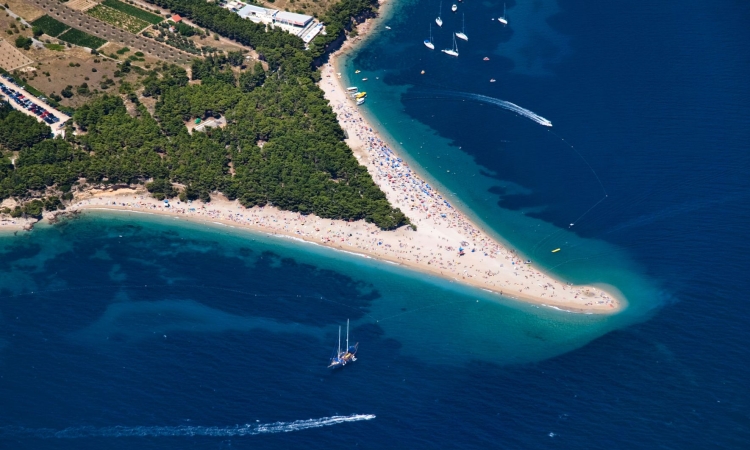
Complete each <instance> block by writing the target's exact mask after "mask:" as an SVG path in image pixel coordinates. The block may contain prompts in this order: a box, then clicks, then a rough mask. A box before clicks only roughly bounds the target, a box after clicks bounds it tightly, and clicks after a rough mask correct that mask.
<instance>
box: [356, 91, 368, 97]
mask: <svg viewBox="0 0 750 450" xmlns="http://www.w3.org/2000/svg"><path fill="white" fill-rule="evenodd" d="M355 97H357V98H364V97H367V92H360V93H359V94H357V95H355Z"/></svg>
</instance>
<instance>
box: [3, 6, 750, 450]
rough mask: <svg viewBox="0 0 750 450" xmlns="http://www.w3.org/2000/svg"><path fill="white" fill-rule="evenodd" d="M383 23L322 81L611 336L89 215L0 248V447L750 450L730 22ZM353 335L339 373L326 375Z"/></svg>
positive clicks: (740, 114) (749, 315)
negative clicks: (429, 43) (345, 87)
mask: <svg viewBox="0 0 750 450" xmlns="http://www.w3.org/2000/svg"><path fill="white" fill-rule="evenodd" d="M391 1H395V2H396V4H395V5H394V7H393V8H391V10H390V12H389V14H388V17H385V18H384V21H383V23H382V24H381V25H380V26H379V27H378V28H377V30H376V31H375V33H374V34H373V36H372V38H371V39H369V40H368V41H367V42H366V43H365V45H364V46H362V47H361V48H360V49H359V51H357V52H356V53H354V54H352V55H351V56H350V57H349V58H348V59H347V60H346V61H343V62H342V64H341V67H340V68H339V69H340V70H341V71H342V72H344V76H345V77H346V78H347V83H349V84H350V85H357V86H359V87H360V89H362V90H365V89H366V90H367V92H368V101H367V103H366V105H365V108H364V110H365V113H366V114H367V115H368V117H369V118H370V119H371V120H373V121H376V122H378V123H380V124H381V125H382V127H384V128H386V129H387V132H388V134H389V139H390V141H391V142H392V143H393V144H394V146H395V147H396V149H397V151H399V152H400V153H401V154H402V155H403V157H405V158H406V159H408V160H409V161H410V162H411V163H412V164H413V165H415V166H417V167H421V168H423V169H425V170H427V171H428V172H429V177H430V181H431V182H433V183H435V184H436V185H437V186H439V187H440V189H441V190H442V191H443V192H444V193H445V194H447V195H449V196H451V197H452V201H453V202H454V203H456V204H460V205H462V207H463V208H464V209H467V210H469V211H470V213H471V214H472V215H473V216H474V218H475V220H477V221H479V222H480V223H481V224H482V225H483V226H484V227H486V229H487V230H488V231H489V232H491V233H494V234H496V235H498V236H502V239H504V240H506V241H507V242H508V244H509V245H512V246H513V247H514V248H517V249H518V250H519V251H521V252H522V253H524V254H525V255H527V256H528V257H529V258H531V259H533V260H534V261H535V262H536V263H538V264H541V265H543V266H544V267H547V268H548V269H549V270H550V271H552V272H554V273H556V274H558V275H559V276H562V277H565V278H566V279H569V280H571V281H576V282H598V283H606V284H609V285H612V286H614V287H615V288H616V289H618V290H619V291H620V292H622V294H623V296H625V297H626V298H627V301H628V304H629V306H628V309H627V310H626V311H624V312H623V313H621V314H619V315H616V316H612V317H598V316H591V315H578V314H569V313H565V312H563V311H556V310H552V309H545V308H538V307H534V306H530V305H525V304H518V303H512V302H507V301H505V302H504V301H500V300H498V299H497V298H496V297H495V296H493V295H491V294H488V293H485V292H484V291H481V290H476V289H472V288H466V287H462V286H457V285H456V284H453V283H451V282H449V281H444V280H437V279H433V278H429V277H427V276H425V275H422V274H418V273H412V272H408V271H404V270H403V269H401V268H400V267H398V266H395V265H391V264H385V263H378V262H375V261H373V260H370V259H366V258H362V257H359V256H355V255H351V254H347V253H343V252H336V251H333V250H329V249H325V248H322V247H318V246H314V245H310V244H303V243H299V242H297V241H294V240H290V239H284V238H275V237H270V236H265V235H261V234H253V233H250V232H245V231H242V230H237V229H232V228H228V227H223V226H218V225H199V224H190V223H185V222H184V221H180V220H177V219H171V218H160V217H154V216H147V215H138V214H129V213H104V212H97V213H90V214H86V215H85V216H83V217H81V218H78V219H75V220H69V221H65V222H62V223H60V224H57V225H53V226H49V225H45V226H40V227H37V228H36V229H35V230H34V231H33V232H31V233H19V234H18V235H17V236H14V235H7V234H5V235H0V448H9V449H10V448H13V449H47V448H50V449H52V448H54V449H68V448H70V449H101V448H107V449H134V448H137V449H139V450H141V449H151V448H153V449H184V448H200V449H204V448H205V449H226V448H287V447H296V448H300V447H303V448H340V447H363V448H385V447H388V448H524V449H526V448H606V449H620V448H621V449H631V448H670V449H685V448H701V449H705V448H749V447H750V388H748V380H750V363H749V361H750V346H749V345H748V342H750V310H749V308H748V299H747V293H748V292H749V291H750V281H749V280H750V276H748V275H747V273H748V270H749V269H750V261H749V259H750V258H748V254H750V243H748V237H749V235H748V231H747V230H748V229H749V228H750V208H749V207H748V201H750V176H748V171H749V169H750V151H749V150H750V144H749V143H750V106H748V105H749V104H750V83H749V82H748V80H750V47H749V46H748V43H749V42H750V4H748V3H747V2H740V1H716V2H697V1H684V2H669V1H656V2H654V1H650V2H645V1H636V2H584V1H571V0H559V1H557V2H555V1H552V0H538V1H520V0H519V1H515V2H513V1H510V2H507V18H508V20H509V22H510V24H509V25H508V26H507V27H503V26H501V25H500V24H499V23H498V22H497V21H496V20H491V19H492V18H497V17H498V16H500V15H501V14H502V7H503V5H502V2H480V1H479V0H467V1H464V2H462V3H458V12H457V13H451V12H450V3H449V2H445V4H443V12H442V18H443V20H444V24H443V27H442V28H438V27H437V26H436V25H435V23H434V19H435V17H436V16H437V14H438V8H439V2H437V1H435V0H430V1H423V0H418V1H411V0H409V1H407V0H391ZM464 15H465V32H466V34H467V35H468V37H469V41H468V42H463V41H459V43H458V49H459V57H458V58H451V57H449V56H447V55H445V54H443V53H441V52H440V51H439V50H440V49H443V48H448V47H450V46H451V45H452V39H451V33H452V32H454V31H459V30H460V29H461V27H462V24H461V22H462V17H464ZM431 23H432V34H433V40H434V42H435V46H436V50H433V51H431V50H429V49H427V48H426V47H425V46H424V45H423V44H422V41H423V40H424V39H425V38H427V37H429V33H430V24H431ZM385 25H388V26H390V27H391V29H390V30H388V29H386V28H385ZM485 57H487V58H489V60H488V61H485V60H483V58H485ZM355 70H360V71H361V72H360V73H358V74H355ZM422 71H424V74H422V73H421V72H422ZM363 77H367V78H368V79H369V81H367V82H363V81H361V78H363ZM490 79H495V82H494V83H490ZM363 88H364V89H363ZM503 102H512V103H513V104H515V105H518V106H520V107H522V108H524V109H525V110H528V111H531V112H533V113H535V114H537V115H539V116H542V117H544V118H546V119H548V120H550V121H551V122H552V123H553V127H552V128H548V127H543V126H541V125H540V124H538V123H537V122H535V121H533V120H531V119H529V118H528V117H527V116H524V115H522V114H519V113H518V110H516V111H515V112H514V111H511V110H508V109H507V108H504V106H505V107H507V106H508V104H507V103H503ZM555 248H561V251H560V252H558V253H551V250H552V249H555ZM347 318H349V319H351V321H352V330H351V334H352V339H353V340H356V341H358V342H359V343H360V352H359V360H358V361H357V362H356V363H354V364H353V365H351V366H347V367H345V368H344V370H340V371H335V372H332V371H330V370H327V369H326V367H325V366H326V363H327V360H328V358H329V356H330V355H331V351H332V350H333V348H334V346H335V345H336V336H337V331H338V326H339V325H343V324H345V322H346V319H347Z"/></svg>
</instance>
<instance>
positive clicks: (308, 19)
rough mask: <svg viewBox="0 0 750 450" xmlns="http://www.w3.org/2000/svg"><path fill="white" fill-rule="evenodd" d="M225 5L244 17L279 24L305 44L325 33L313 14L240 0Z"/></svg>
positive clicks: (257, 21)
mask: <svg viewBox="0 0 750 450" xmlns="http://www.w3.org/2000/svg"><path fill="white" fill-rule="evenodd" d="M224 7H225V8H227V9H229V10H230V11H234V12H236V13H237V15H238V16H240V17H242V18H243V19H248V20H252V21H253V22H255V23H263V24H266V25H270V26H271V27H277V26H278V27H279V28H281V29H282V30H284V31H286V32H288V33H291V34H294V35H296V36H299V37H300V38H302V40H303V41H304V42H305V44H309V43H310V41H312V40H313V38H315V36H317V35H318V34H319V33H324V31H323V30H324V27H323V25H322V24H321V23H319V22H317V21H315V20H314V18H313V17H312V16H308V15H305V14H297V13H292V12H287V11H279V10H276V9H269V8H263V7H262V6H257V5H249V4H243V3H240V2H238V1H230V2H228V3H227V4H225V5H224Z"/></svg>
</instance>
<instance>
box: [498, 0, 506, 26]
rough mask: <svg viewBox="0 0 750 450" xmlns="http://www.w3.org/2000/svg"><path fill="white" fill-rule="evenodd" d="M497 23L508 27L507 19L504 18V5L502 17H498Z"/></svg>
mask: <svg viewBox="0 0 750 450" xmlns="http://www.w3.org/2000/svg"><path fill="white" fill-rule="evenodd" d="M497 21H498V22H500V23H501V24H503V25H508V19H506V18H505V3H503V16H502V17H498V18H497Z"/></svg>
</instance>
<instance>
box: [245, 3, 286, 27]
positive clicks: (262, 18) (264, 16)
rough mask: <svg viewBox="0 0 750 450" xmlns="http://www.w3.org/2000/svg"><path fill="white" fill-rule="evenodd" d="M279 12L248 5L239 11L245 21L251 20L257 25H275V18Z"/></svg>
mask: <svg viewBox="0 0 750 450" xmlns="http://www.w3.org/2000/svg"><path fill="white" fill-rule="evenodd" d="M278 12H279V11H277V10H275V9H268V8H262V7H260V6H255V5H246V6H244V7H242V8H240V9H239V10H238V11H237V14H238V15H239V16H240V17H242V18H243V19H250V20H252V21H253V22H255V23H273V20H274V19H273V18H274V16H275V15H276V14H277V13H278Z"/></svg>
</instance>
